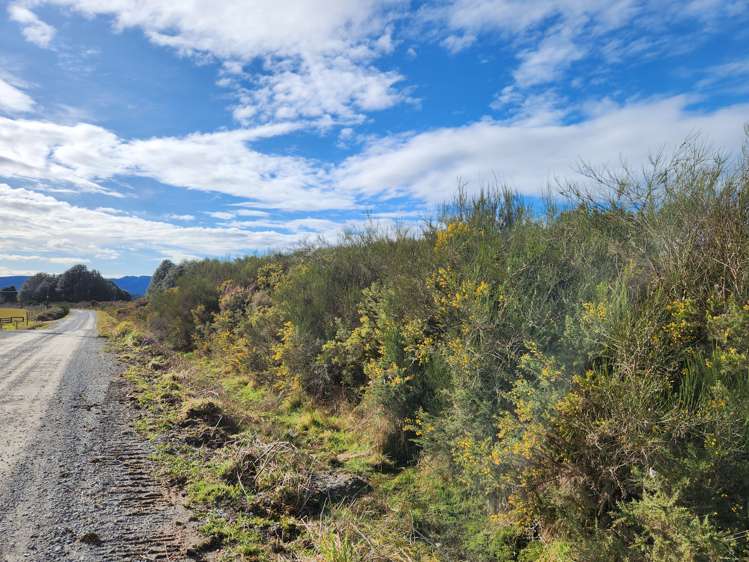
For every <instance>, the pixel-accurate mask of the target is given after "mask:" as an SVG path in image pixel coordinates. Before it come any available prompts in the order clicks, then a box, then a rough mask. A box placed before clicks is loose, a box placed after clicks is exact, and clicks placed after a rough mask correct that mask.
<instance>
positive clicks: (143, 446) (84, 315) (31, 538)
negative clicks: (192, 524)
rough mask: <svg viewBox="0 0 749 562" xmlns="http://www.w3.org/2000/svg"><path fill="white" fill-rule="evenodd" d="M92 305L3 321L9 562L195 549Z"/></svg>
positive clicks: (2, 482) (0, 433) (2, 512)
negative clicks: (154, 463)
mask: <svg viewBox="0 0 749 562" xmlns="http://www.w3.org/2000/svg"><path fill="white" fill-rule="evenodd" d="M120 371H121V367H120V366H118V364H117V362H116V360H115V359H114V358H113V357H112V356H111V355H110V354H109V353H108V352H107V351H106V350H105V349H104V344H103V340H102V339H100V338H98V337H97V333H96V317H95V315H94V313H93V312H91V311H84V310H73V311H71V312H70V314H69V315H68V316H67V317H66V318H64V319H62V320H59V321H57V322H56V323H54V324H52V325H51V326H50V327H49V328H47V329H44V330H36V331H18V332H4V333H3V332H0V561H2V562H12V561H15V560H23V561H29V560H38V561H44V562H47V561H66V562H67V561H73V560H84V561H94V560H95V561H108V560H112V561H114V560H132V561H140V560H186V559H188V558H187V557H186V556H185V555H184V554H183V553H184V551H183V549H182V545H184V544H185V543H186V542H187V537H186V535H187V534H188V531H187V529H188V528H189V525H186V524H185V523H186V521H187V519H188V517H189V515H188V514H187V513H186V512H185V511H184V510H183V508H181V507H178V506H176V505H174V504H173V503H172V502H170V501H169V499H168V498H167V497H166V495H165V493H164V492H163V491H162V489H161V488H160V487H159V486H158V484H157V483H156V482H155V481H154V480H153V478H152V477H151V468H152V467H151V463H150V461H149V460H148V455H149V454H150V452H151V450H150V449H149V446H148V445H147V443H145V442H144V441H143V440H142V439H141V438H140V437H139V436H138V435H137V434H135V433H134V431H133V430H132V421H133V420H132V414H131V412H130V408H129V406H128V396H127V384H126V383H125V381H123V380H122V378H121V377H120V376H119V374H120Z"/></svg>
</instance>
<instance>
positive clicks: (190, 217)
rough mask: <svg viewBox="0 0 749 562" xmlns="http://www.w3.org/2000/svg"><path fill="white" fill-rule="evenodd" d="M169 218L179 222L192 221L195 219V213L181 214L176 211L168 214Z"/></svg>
mask: <svg viewBox="0 0 749 562" xmlns="http://www.w3.org/2000/svg"><path fill="white" fill-rule="evenodd" d="M165 218H167V219H169V220H172V221H179V222H192V221H194V220H195V215H180V214H176V213H169V214H167V215H166V217H165Z"/></svg>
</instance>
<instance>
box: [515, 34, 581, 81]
mask: <svg viewBox="0 0 749 562" xmlns="http://www.w3.org/2000/svg"><path fill="white" fill-rule="evenodd" d="M585 54H586V52H585V49H584V48H582V47H581V46H579V45H577V44H575V42H574V40H573V39H572V38H571V37H569V34H567V33H564V32H560V33H557V34H553V35H549V36H547V37H546V38H545V39H544V40H543V41H541V43H540V44H539V45H538V46H537V47H536V48H535V49H533V50H530V51H525V52H523V53H521V54H520V61H521V62H520V66H519V67H518V68H517V69H516V70H515V72H513V77H514V78H515V83H516V84H517V85H518V86H520V87H528V86H535V85H538V84H545V83H547V82H551V81H553V80H556V79H557V78H559V77H560V76H561V75H562V73H563V72H564V71H565V70H567V68H568V67H569V66H570V65H571V64H572V63H573V62H575V61H578V60H580V59H581V58H583V57H584V56H585Z"/></svg>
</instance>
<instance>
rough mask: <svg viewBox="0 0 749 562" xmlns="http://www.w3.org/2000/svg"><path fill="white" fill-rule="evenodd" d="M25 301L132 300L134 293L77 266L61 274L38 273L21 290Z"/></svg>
mask: <svg viewBox="0 0 749 562" xmlns="http://www.w3.org/2000/svg"><path fill="white" fill-rule="evenodd" d="M18 300H20V302H22V303H23V304H41V303H52V302H83V301H128V300H130V294H129V293H128V292H127V291H123V290H122V289H120V288H119V287H118V286H117V285H116V284H115V283H113V282H112V281H110V280H109V279H105V278H104V277H102V275H101V273H99V272H98V271H96V270H95V269H93V270H89V269H88V268H87V267H86V266H85V265H74V266H73V267H71V268H70V269H68V270H67V271H65V272H64V273H61V274H59V275H55V274H50V273H37V274H36V275H34V276H32V277H30V278H29V279H28V280H27V281H26V282H25V283H24V284H23V285H22V286H21V289H20V291H19V292H18Z"/></svg>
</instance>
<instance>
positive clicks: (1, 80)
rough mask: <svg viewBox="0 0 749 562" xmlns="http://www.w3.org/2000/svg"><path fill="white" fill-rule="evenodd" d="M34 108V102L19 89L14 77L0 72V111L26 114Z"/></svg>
mask: <svg viewBox="0 0 749 562" xmlns="http://www.w3.org/2000/svg"><path fill="white" fill-rule="evenodd" d="M33 107H34V100H33V99H31V97H30V96H29V95H27V94H26V93H24V92H23V91H22V90H21V89H20V88H19V83H18V81H17V80H15V79H14V78H13V77H12V76H8V75H5V74H3V73H2V72H0V111H7V112H9V113H25V112H27V111H31V109H32V108H33Z"/></svg>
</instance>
